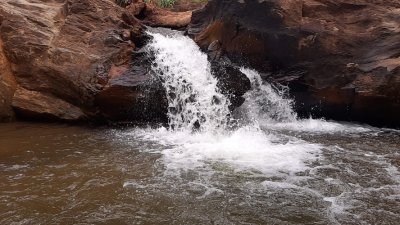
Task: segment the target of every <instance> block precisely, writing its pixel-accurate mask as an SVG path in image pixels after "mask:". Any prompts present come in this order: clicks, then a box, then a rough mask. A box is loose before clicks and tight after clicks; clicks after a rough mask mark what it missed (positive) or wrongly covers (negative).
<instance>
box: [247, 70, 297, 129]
mask: <svg viewBox="0 0 400 225" xmlns="http://www.w3.org/2000/svg"><path fill="white" fill-rule="evenodd" d="M240 71H241V72H242V73H244V74H245V75H246V76H247V77H248V78H249V79H250V82H251V90H250V91H249V92H248V93H246V95H245V96H244V97H245V99H246V101H245V103H244V104H243V106H241V108H240V110H244V111H245V113H244V114H243V113H242V114H241V117H244V118H247V119H248V120H250V121H253V122H263V123H277V122H295V121H296V120H297V114H296V113H295V112H294V110H293V103H294V102H293V100H292V99H290V98H289V95H288V93H289V90H288V88H287V87H285V86H281V85H279V84H276V85H274V84H270V83H267V82H264V81H263V80H262V78H261V76H260V74H259V73H258V72H257V71H255V70H252V69H247V68H241V69H240Z"/></svg>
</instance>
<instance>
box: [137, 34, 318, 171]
mask: <svg viewBox="0 0 400 225" xmlns="http://www.w3.org/2000/svg"><path fill="white" fill-rule="evenodd" d="M149 34H150V35H151V36H152V37H153V39H152V41H151V43H150V44H149V45H148V46H147V49H148V51H149V52H150V53H151V54H153V55H154V58H155V60H154V64H153V66H152V70H153V71H154V72H155V74H156V75H157V76H158V77H159V78H160V79H161V81H162V82H163V85H164V87H165V89H166V93H167V99H168V104H169V109H168V117H169V129H165V128H160V129H145V130H137V129H136V130H135V131H133V135H134V136H135V137H136V138H139V139H141V140H146V141H152V142H156V143H160V144H162V146H164V147H161V148H159V147H156V148H155V149H154V151H156V152H160V153H162V154H163V155H164V158H163V161H164V163H165V165H166V168H167V171H168V173H169V172H171V173H176V172H178V173H179V171H181V170H185V171H187V170H194V169H200V168H204V167H209V166H210V165H213V164H215V163H217V164H218V163H223V164H227V165H228V166H231V167H233V168H234V170H242V171H249V170H252V171H257V172H258V173H264V174H275V175H277V176H279V175H282V173H283V172H284V173H287V174H292V173H294V172H299V171H302V170H304V169H305V168H307V163H305V162H306V161H310V160H311V161H312V159H314V158H315V157H314V154H316V153H318V152H319V150H320V148H321V147H320V146H319V145H318V144H309V143H306V142H304V141H301V140H299V139H296V138H294V137H290V138H287V137H282V136H279V135H276V134H272V133H271V132H269V131H266V130H264V129H262V128H261V126H260V125H259V124H260V123H261V121H264V122H265V121H268V122H293V121H296V113H295V112H294V111H293V110H292V100H290V99H289V98H286V95H285V94H286V90H285V89H280V88H277V87H276V86H274V85H271V84H268V83H263V81H262V79H261V76H260V75H259V74H258V73H257V72H256V71H254V70H251V69H245V68H242V69H241V72H242V73H243V74H245V75H246V76H247V77H248V78H249V79H250V81H251V84H252V90H251V91H249V93H247V94H246V95H245V98H246V101H245V103H244V105H243V106H242V107H240V108H239V109H238V111H241V113H240V114H236V115H231V112H230V111H229V108H228V106H229V100H228V98H227V97H226V96H224V95H223V94H221V92H220V91H219V89H218V87H217V79H216V78H215V77H214V76H213V74H212V72H211V66H210V62H209V61H208V59H207V55H206V54H204V53H203V52H201V50H200V49H199V47H198V46H197V45H196V43H195V42H194V41H193V40H191V39H190V38H188V37H185V36H183V35H182V34H181V33H178V32H170V31H168V32H165V31H163V30H161V33H159V32H149ZM235 116H236V117H238V118H233V117H235ZM229 117H232V118H233V119H232V118H231V119H232V120H229ZM243 118H246V119H243ZM231 121H234V122H235V123H237V124H235V126H234V127H235V129H232V126H231V125H232V124H228V123H229V122H231ZM193 128H198V130H197V132H193Z"/></svg>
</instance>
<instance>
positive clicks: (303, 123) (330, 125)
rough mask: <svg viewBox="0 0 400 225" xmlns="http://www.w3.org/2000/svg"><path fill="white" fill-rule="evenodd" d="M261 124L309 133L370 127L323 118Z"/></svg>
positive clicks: (349, 130) (336, 131) (349, 131)
mask: <svg viewBox="0 0 400 225" xmlns="http://www.w3.org/2000/svg"><path fill="white" fill-rule="evenodd" d="M261 124H262V125H263V126H265V127H268V128H270V129H274V130H289V131H305V132H309V133H314V134H318V133H363V132H369V131H371V128H369V127H366V126H361V125H356V124H348V125H347V124H343V123H338V122H330V121H326V120H324V119H312V118H309V119H297V120H295V121H291V122H278V123H273V122H270V121H264V122H262V123H261Z"/></svg>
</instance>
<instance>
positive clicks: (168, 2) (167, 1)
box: [157, 0, 176, 8]
mask: <svg viewBox="0 0 400 225" xmlns="http://www.w3.org/2000/svg"><path fill="white" fill-rule="evenodd" d="M175 2H176V0H157V4H158V5H159V6H160V7H163V8H167V7H172V6H173V5H174V4H175Z"/></svg>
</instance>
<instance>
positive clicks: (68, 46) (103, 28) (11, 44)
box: [0, 0, 147, 121]
mask: <svg viewBox="0 0 400 225" xmlns="http://www.w3.org/2000/svg"><path fill="white" fill-rule="evenodd" d="M138 4H139V3H138ZM138 6H139V5H138ZM139 8H140V7H139ZM145 36H146V35H144V28H143V26H142V25H141V23H140V21H139V20H137V19H136V18H135V17H134V15H133V14H132V13H131V12H130V11H129V10H128V9H126V8H123V7H120V6H118V5H116V4H115V2H114V1H113V0H35V1H33V0H18V1H16V0H2V1H0V119H2V118H4V119H6V118H11V117H12V116H13V110H11V107H12V108H13V109H14V111H15V112H17V116H18V117H19V118H24V119H38V118H39V119H46V118H47V119H61V120H67V121H75V120H82V119H89V118H90V119H97V118H107V119H110V120H119V119H121V118H120V117H115V118H114V117H112V115H115V114H118V113H110V111H116V110H119V107H118V102H119V104H124V105H125V104H128V105H129V107H130V108H133V107H135V106H134V104H135V103H136V102H138V101H131V102H124V101H121V99H125V98H126V96H130V97H132V98H133V100H135V98H136V97H137V96H140V95H135V96H132V95H131V91H130V90H126V91H119V92H118V94H117V95H116V94H115V93H110V92H102V91H103V90H104V89H109V86H110V84H111V83H115V80H114V77H116V76H119V75H121V74H123V73H125V71H124V70H121V69H118V68H129V66H130V64H131V59H132V51H133V50H134V49H136V48H137V47H141V46H143V45H144V44H145V42H146V37H145ZM134 75H136V74H133V73H132V72H131V73H125V75H124V76H125V77H129V76H134ZM146 79H147V78H146ZM130 82H131V84H129V83H130ZM125 85H131V86H137V81H136V79H134V78H132V79H131V78H129V79H125ZM15 90H17V91H15ZM141 90H142V89H141ZM146 90H147V89H146ZM139 92H140V91H139ZM99 93H101V96H102V97H103V98H102V99H105V98H106V99H107V98H108V99H113V101H114V102H108V103H107V102H106V101H104V102H101V101H100V102H99V100H98V98H97V96H98V95H99ZM107 93H109V94H110V95H112V97H108V96H107ZM100 99H101V98H100ZM99 106H100V107H99ZM136 107H141V105H137V106H136ZM139 118H140V119H142V117H139ZM122 119H125V118H122Z"/></svg>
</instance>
